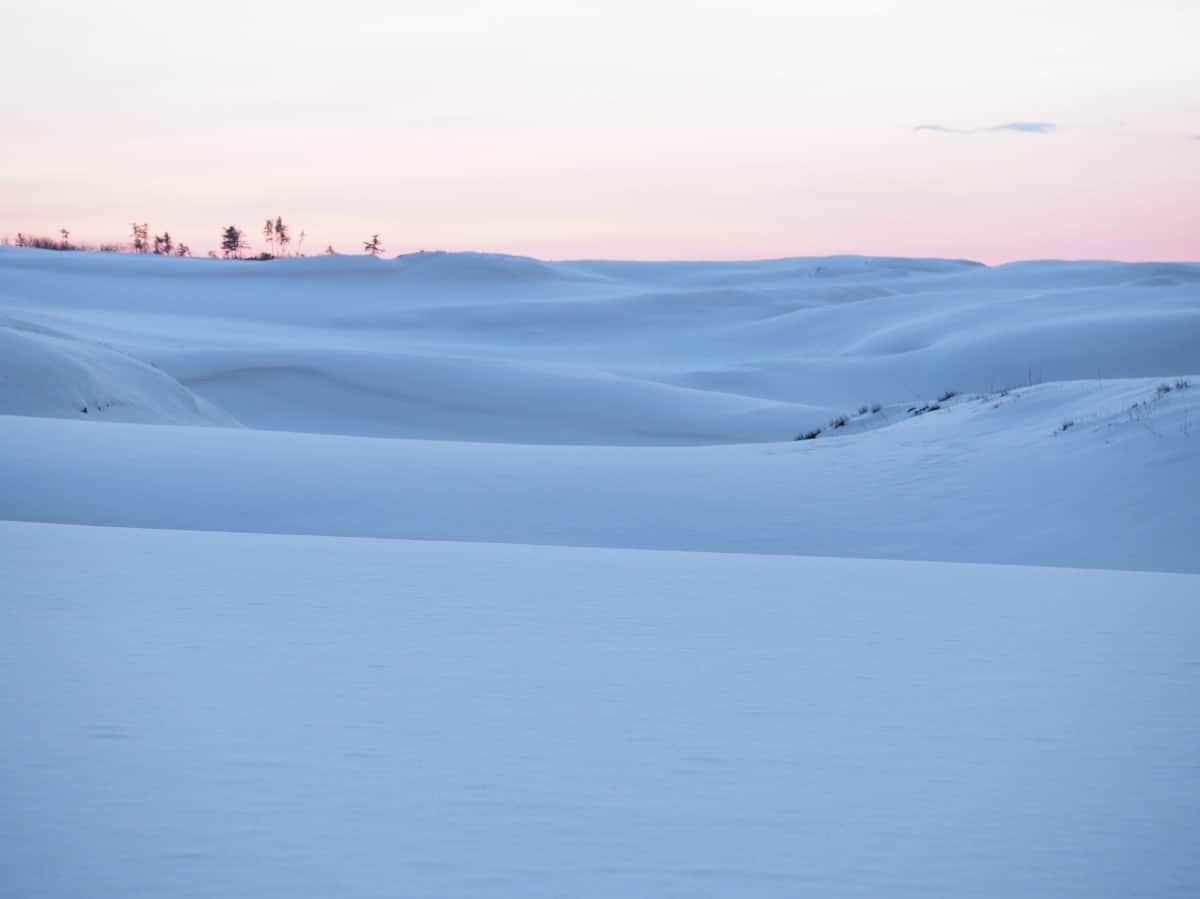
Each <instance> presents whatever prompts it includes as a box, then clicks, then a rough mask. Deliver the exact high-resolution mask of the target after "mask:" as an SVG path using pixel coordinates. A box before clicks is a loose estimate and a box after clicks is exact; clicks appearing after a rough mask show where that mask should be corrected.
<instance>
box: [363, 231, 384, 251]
mask: <svg viewBox="0 0 1200 899" xmlns="http://www.w3.org/2000/svg"><path fill="white" fill-rule="evenodd" d="M363 249H364V250H366V251H367V252H368V253H370V254H371V255H372V256H378V255H379V254H380V253H382V252H383V244H381V243H380V242H379V235H378V234H372V235H371V239H370V240H368V241H366V242H365V243H364V244H363Z"/></svg>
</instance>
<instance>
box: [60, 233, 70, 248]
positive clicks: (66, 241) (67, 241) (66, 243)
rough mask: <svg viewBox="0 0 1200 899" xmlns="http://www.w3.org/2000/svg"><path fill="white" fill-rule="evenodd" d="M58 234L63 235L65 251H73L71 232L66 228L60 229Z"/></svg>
mask: <svg viewBox="0 0 1200 899" xmlns="http://www.w3.org/2000/svg"><path fill="white" fill-rule="evenodd" d="M58 233H59V234H61V235H62V248H63V249H64V250H69V249H71V240H70V238H71V232H70V231H68V230H67V229H66V228H59V229H58Z"/></svg>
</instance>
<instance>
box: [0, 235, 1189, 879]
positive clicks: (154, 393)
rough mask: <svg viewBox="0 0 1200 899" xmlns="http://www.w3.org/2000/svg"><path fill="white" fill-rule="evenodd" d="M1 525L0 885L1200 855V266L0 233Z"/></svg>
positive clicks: (602, 873) (763, 873) (563, 874)
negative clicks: (245, 245) (1199, 643)
mask: <svg viewBox="0 0 1200 899" xmlns="http://www.w3.org/2000/svg"><path fill="white" fill-rule="evenodd" d="M949 394H953V395H949ZM843 416H844V423H840V424H838V426H836V427H834V426H831V422H833V421H837V420H839V419H841V418H842V417H843ZM817 430H820V433H819V435H818V436H816V437H815V438H814V439H811V440H801V441H796V440H793V439H792V438H794V437H796V436H797V435H799V434H804V433H809V432H813V431H817ZM0 520H7V523H3V522H0V572H3V587H0V592H2V594H3V599H2V601H0V720H3V721H5V727H6V735H5V738H4V739H3V740H0V764H2V770H3V772H4V773H3V774H2V775H0V806H2V807H4V808H5V810H6V811H5V814H4V815H0V894H4V895H7V894H9V893H11V894H13V895H21V896H47V897H67V896H79V895H122V896H136V895H145V896H160V895H171V896H197V897H199V896H204V897H208V896H213V897H216V896H221V897H225V896H233V895H237V896H263V897H269V896H280V897H283V896H297V895H301V896H302V895H313V896H320V895H339V896H347V897H360V896H364V897H365V896H395V895H401V896H410V895H411V896H459V895H462V896H468V895H496V896H512V897H529V896H542V895H545V896H560V895H570V896H612V895H655V896H694V895H705V896H711V895H726V896H738V897H757V896H774V895H779V896H794V895H797V894H804V895H820V896H879V895H914V896H915V895H926V896H928V895H946V896H949V895H954V896H1013V895H1020V896H1063V895H1088V896H1127V895H1155V896H1177V895H1178V896H1183V895H1189V894H1193V893H1194V892H1195V891H1197V890H1200V866H1198V865H1197V863H1196V862H1195V860H1194V858H1193V856H1194V852H1192V849H1193V848H1194V846H1195V845H1196V844H1197V843H1198V842H1200V769H1197V767H1196V759H1197V758H1200V724H1197V722H1200V701H1198V700H1197V699H1196V697H1197V696H1198V695H1200V690H1198V689H1197V688H1198V687H1200V682H1198V680H1197V678H1198V677H1200V673H1198V672H1200V663H1198V662H1197V659H1196V653H1195V651H1194V648H1193V647H1194V645H1195V643H1196V636H1197V633H1198V629H1197V625H1198V624H1200V264H1139V265H1133V264H1121V263H1101V262H1097V263H1086V262H1077V263H1068V262H1034V263H1021V264H1013V265H1006V266H1000V267H995V268H989V267H984V266H980V265H976V264H974V263H969V262H958V261H943V260H908V259H878V258H866V257H835V258H825V259H787V260H772V261H763V262H749V263H621V262H561V263H547V262H541V261H538V260H532V259H521V258H513V257H503V256H491V255H485V254H442V253H425V254H416V255H413V256H407V257H401V258H399V259H395V260H373V259H366V258H348V257H321V258H308V259H295V260H279V261H274V262H271V263H221V262H212V261H209V260H188V259H170V258H154V257H128V256H110V255H102V254H80V253H48V252H40V251H30V250H17V249H12V248H2V247H0ZM81 525H87V526H88V527H81ZM201 532H208V533H201ZM301 535H310V536H301ZM313 535H319V536H313ZM364 537H374V538H391V539H382V540H379V539H373V540H364V539H350V538H364ZM396 538H404V539H396ZM429 541H446V542H429ZM601 547H603V548H601ZM646 550H688V551H689V552H662V551H660V552H646ZM734 553H741V554H743V555H734ZM818 557H839V558H818ZM881 560H890V561H881ZM914 560H925V561H920V562H919V561H914ZM950 563H975V564H950ZM982 563H986V564H982ZM994 563H1004V564H1002V565H998V564H994ZM1017 566H1041V567H1037V568H1031V567H1017ZM1086 569H1091V570H1086ZM1116 569H1126V570H1124V571H1119V570H1116ZM1166 572H1178V573H1176V574H1168V573H1166Z"/></svg>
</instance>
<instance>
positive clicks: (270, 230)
mask: <svg viewBox="0 0 1200 899" xmlns="http://www.w3.org/2000/svg"><path fill="white" fill-rule="evenodd" d="M263 237H265V238H266V239H267V246H268V247H269V248H270V249H269V251H268V252H270V254H271V255H272V256H274V255H275V223H274V222H273V221H271V220H270V219H267V220H266V222H265V223H264V224H263Z"/></svg>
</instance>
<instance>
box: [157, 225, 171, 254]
mask: <svg viewBox="0 0 1200 899" xmlns="http://www.w3.org/2000/svg"><path fill="white" fill-rule="evenodd" d="M155 240H157V241H158V242H159V245H160V246H161V247H162V251H163V255H164V256H170V255H171V250H173V249H175V243H174V241H172V240H171V232H170V231H164V232H163V234H162V237H157V238H155Z"/></svg>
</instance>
